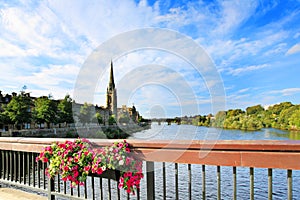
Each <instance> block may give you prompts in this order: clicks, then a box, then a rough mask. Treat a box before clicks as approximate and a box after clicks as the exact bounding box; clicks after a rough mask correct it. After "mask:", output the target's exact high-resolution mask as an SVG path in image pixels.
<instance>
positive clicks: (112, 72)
mask: <svg viewBox="0 0 300 200" xmlns="http://www.w3.org/2000/svg"><path fill="white" fill-rule="evenodd" d="M108 88H109V90H112V89H115V81H114V70H113V62H112V61H111V62H110V76H109V84H108Z"/></svg>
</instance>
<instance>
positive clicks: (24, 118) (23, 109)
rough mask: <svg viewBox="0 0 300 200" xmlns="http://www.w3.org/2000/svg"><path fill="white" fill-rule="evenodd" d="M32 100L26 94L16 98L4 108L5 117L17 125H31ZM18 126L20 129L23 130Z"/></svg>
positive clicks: (22, 93)
mask: <svg viewBox="0 0 300 200" xmlns="http://www.w3.org/2000/svg"><path fill="white" fill-rule="evenodd" d="M31 106H32V100H31V98H30V97H29V96H27V95H26V94H25V93H24V92H21V93H20V94H19V95H17V96H14V97H13V98H12V99H11V101H10V102H9V103H8V104H7V106H5V107H4V113H3V114H4V115H6V116H7V117H9V119H10V121H11V122H12V123H13V124H14V126H16V125H22V126H23V124H24V123H30V122H31V119H32V116H31ZM22 126H21V127H19V126H18V128H22Z"/></svg>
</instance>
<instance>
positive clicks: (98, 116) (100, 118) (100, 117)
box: [95, 112, 103, 124]
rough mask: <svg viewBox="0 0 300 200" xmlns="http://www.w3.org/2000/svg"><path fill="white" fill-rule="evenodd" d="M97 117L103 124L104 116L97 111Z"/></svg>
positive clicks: (99, 122)
mask: <svg viewBox="0 0 300 200" xmlns="http://www.w3.org/2000/svg"><path fill="white" fill-rule="evenodd" d="M95 118H96V119H97V121H98V124H103V117H102V116H101V114H100V113H98V112H97V113H96V114H95Z"/></svg>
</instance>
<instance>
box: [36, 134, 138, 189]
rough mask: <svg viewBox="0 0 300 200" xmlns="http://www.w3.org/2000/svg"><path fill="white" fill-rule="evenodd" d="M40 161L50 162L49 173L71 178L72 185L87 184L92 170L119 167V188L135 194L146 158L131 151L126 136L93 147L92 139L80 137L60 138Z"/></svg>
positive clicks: (53, 175) (64, 178)
mask: <svg viewBox="0 0 300 200" xmlns="http://www.w3.org/2000/svg"><path fill="white" fill-rule="evenodd" d="M36 161H37V162H38V161H42V162H44V163H49V165H48V167H47V169H46V172H45V173H46V175H47V176H48V177H49V178H54V177H55V176H56V175H58V174H60V175H61V179H62V180H63V181H70V182H71V187H75V186H77V185H84V182H85V180H86V178H87V176H88V175H89V174H91V173H93V174H97V175H101V174H103V173H104V172H107V170H117V171H119V172H118V173H119V175H120V177H117V181H119V182H118V187H119V189H122V188H123V189H125V190H126V192H127V193H132V194H134V193H135V190H136V189H137V188H139V187H140V181H141V179H142V178H143V173H142V161H141V160H139V159H136V158H135V157H134V156H133V155H132V154H131V153H130V148H129V144H128V143H127V142H126V140H124V141H121V142H115V143H113V144H112V145H111V146H106V147H102V148H92V144H91V142H90V141H89V140H87V139H80V138H79V139H76V140H74V141H68V140H67V141H65V142H64V143H58V142H56V143H53V144H52V145H51V146H47V147H45V148H44V150H43V151H42V152H41V153H40V155H39V156H38V157H37V158H36Z"/></svg>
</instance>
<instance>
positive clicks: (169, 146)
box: [0, 137, 300, 200]
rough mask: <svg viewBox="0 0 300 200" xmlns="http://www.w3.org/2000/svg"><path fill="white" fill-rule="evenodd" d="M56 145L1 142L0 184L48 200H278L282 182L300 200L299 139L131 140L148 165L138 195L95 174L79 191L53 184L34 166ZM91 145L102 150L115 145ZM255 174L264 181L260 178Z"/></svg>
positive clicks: (287, 196) (15, 140) (285, 193)
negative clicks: (45, 150) (61, 199)
mask: <svg viewBox="0 0 300 200" xmlns="http://www.w3.org/2000/svg"><path fill="white" fill-rule="evenodd" d="M54 141H61V142H63V141H65V139H56V138H47V139H46V138H42V139H41V138H4V137H2V138H0V183H3V184H9V185H15V186H17V187H22V188H25V189H27V190H30V191H36V192H37V193H45V195H48V198H49V199H54V197H55V196H58V197H59V196H60V197H67V198H69V197H71V198H73V199H76V198H78V199H82V198H83V199H85V198H88V199H130V198H132V199H209V198H213V199H240V198H239V196H241V197H243V198H247V199H255V197H262V198H265V199H272V198H274V196H276V197H278V196H277V195H278V194H277V191H276V190H277V189H278V186H277V185H278V184H280V185H281V186H280V187H281V188H279V189H278V190H279V192H278V193H280V195H281V198H283V199H290V200H291V199H293V196H294V198H298V197H300V194H299V193H300V191H299V188H298V185H296V184H294V186H293V182H294V181H298V182H299V180H298V178H300V177H299V176H296V180H293V174H295V173H294V171H296V174H297V173H298V172H299V171H298V170H300V162H299V161H300V142H298V141H265V140H264V141H254V140H253V141H243V140H238V141H237V140H232V141H228V140H226V141H182V140H177V141H166V140H156V141H153V140H152V141H143V140H127V141H128V142H129V143H130V144H131V145H132V147H133V150H134V152H135V153H136V154H138V155H139V156H140V158H142V159H143V160H144V161H145V164H144V169H143V170H144V173H145V178H144V179H143V180H142V183H141V188H140V190H138V191H137V194H136V195H134V196H133V195H127V194H126V192H124V191H122V190H121V191H120V190H119V189H118V187H117V183H116V182H115V181H113V180H110V179H108V180H106V179H102V178H99V177H94V176H90V177H89V178H88V179H87V182H86V184H85V186H84V187H78V188H71V187H69V185H68V184H66V183H65V182H62V181H60V178H59V177H57V178H56V179H55V180H52V181H49V180H48V179H47V177H46V176H45V173H44V172H45V169H46V165H44V164H42V163H40V162H35V157H36V156H37V155H38V154H39V152H40V151H41V150H42V149H43V147H44V146H47V145H50V144H51V143H52V142H54ZM91 141H92V142H95V143H96V144H97V145H99V146H106V145H110V144H111V143H112V142H113V140H99V139H97V140H91ZM260 168H263V169H265V171H266V173H261V172H260V171H259V169H260ZM277 169H282V170H281V171H280V173H282V171H285V173H284V175H283V176H282V175H280V176H279V180H278V177H277V175H276V177H274V175H273V174H274V172H276V173H277ZM256 171H258V173H259V178H255V177H256V176H255V175H256ZM262 174H263V175H262ZM275 178H276V180H275ZM298 182H297V183H298ZM49 183H50V184H49ZM295 185H296V186H295ZM282 187H283V188H284V189H282ZM295 187H296V188H295ZM245 188H248V189H246V190H245ZM274 188H275V189H276V190H274ZM297 188H298V189H297ZM265 193H266V195H265V196H264V194H265Z"/></svg>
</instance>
